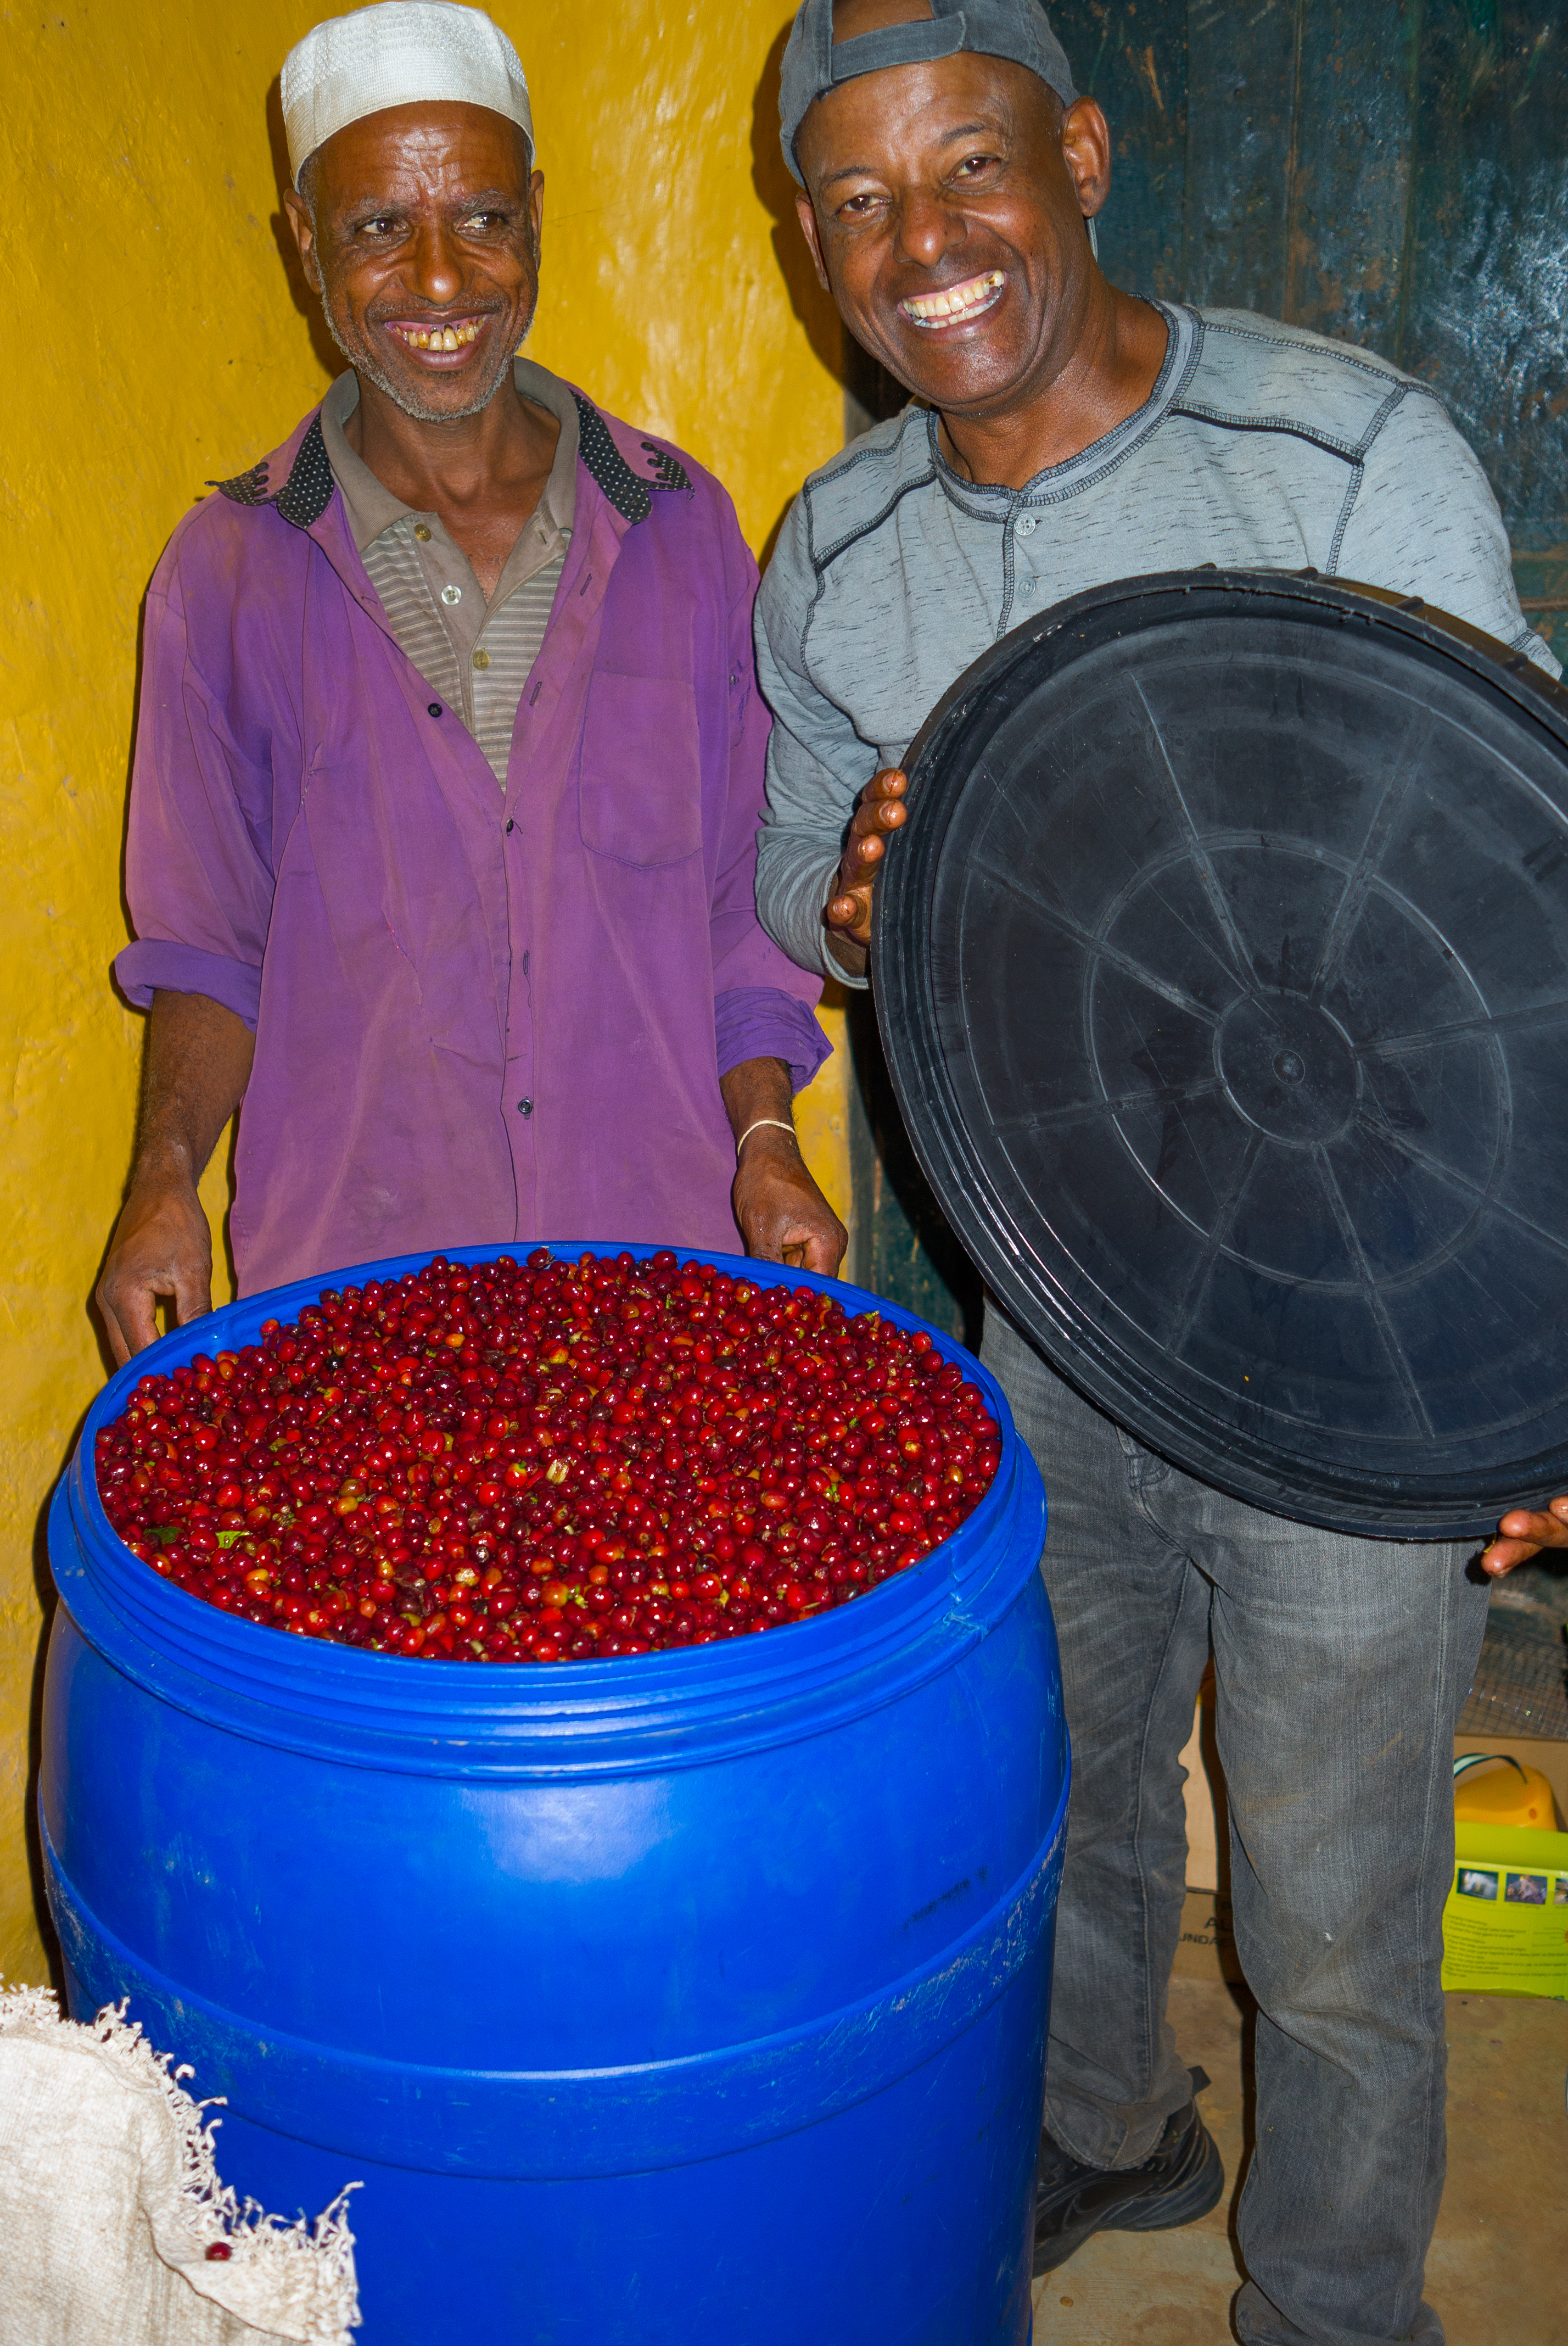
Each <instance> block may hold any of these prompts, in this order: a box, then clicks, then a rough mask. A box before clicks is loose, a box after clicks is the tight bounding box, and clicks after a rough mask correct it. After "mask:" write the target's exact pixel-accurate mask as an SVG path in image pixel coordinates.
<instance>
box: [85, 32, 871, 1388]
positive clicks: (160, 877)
mask: <svg viewBox="0 0 1568 2346" xmlns="http://www.w3.org/2000/svg"><path fill="white" fill-rule="evenodd" d="M283 100H284V113H285V120H286V123H287V127H288V129H289V133H290V160H291V163H292V165H293V168H294V172H295V180H296V188H295V189H294V190H290V193H289V195H288V196H287V198H286V199H285V200H286V202H287V205H288V209H289V215H290V222H291V225H292V227H293V230H294V233H295V236H296V238H297V240H298V242H299V247H300V255H301V258H302V260H303V264H304V268H305V272H306V275H307V277H308V278H309V280H310V281H311V285H312V287H313V288H314V289H315V291H317V292H318V293H319V294H320V296H321V301H322V304H323V307H324V310H325V312H326V317H327V321H328V323H329V325H330V326H331V331H332V333H333V335H334V338H335V339H336V340H337V342H338V343H339V344H340V346H341V349H342V350H343V352H344V354H345V356H346V357H347V358H348V359H349V360H350V362H351V366H352V368H353V371H354V372H353V373H352V374H351V375H346V376H344V377H342V378H341V379H340V382H338V383H337V384H335V385H334V386H333V389H332V392H331V393H329V395H328V399H327V400H326V401H325V402H324V403H323V404H322V406H321V409H319V410H318V411H316V412H315V413H312V414H311V415H310V416H307V417H306V418H305V420H304V421H303V422H302V423H300V424H299V425H298V426H296V428H295V430H294V431H293V432H292V433H290V436H289V438H288V439H287V440H286V441H285V442H284V444H283V445H282V446H281V448H280V449H279V450H278V451H277V452H276V453H275V454H273V455H271V456H270V457H268V458H266V459H265V460H264V461H263V462H262V463H261V464H257V465H255V466H254V467H253V468H252V469H251V470H250V471H249V473H247V474H242V475H241V476H240V477H239V479H238V480H233V481H227V482H223V483H220V484H216V485H218V486H219V488H220V489H221V492H222V494H221V495H219V496H218V497H214V498H211V499H209V500H208V501H206V502H204V503H203V504H201V505H198V506H197V507H196V509H195V510H194V511H193V512H191V513H190V514H188V515H187V516H186V517H185V519H184V520H183V521H182V522H181V523H180V525H179V526H178V529H177V530H176V532H175V535H174V537H173V539H172V541H171V542H170V545H169V546H168V551H167V552H166V554H165V555H164V557H163V559H162V561H161V562H160V563H159V565H158V571H157V574H156V576H155V577H154V580H153V584H152V587H151V590H150V593H149V595H148V612H147V627H146V640H145V649H144V662H143V684H142V700H141V716H140V724H139V729H138V733H137V750H136V764H135V772H134V779H133V785H132V794H131V821H130V839H129V849H128V855H127V885H128V891H129V896H130V903H131V911H132V915H133V919H134V922H135V925H136V930H137V942H136V943H134V944H132V945H130V946H129V947H127V950H126V951H125V952H124V953H122V954H120V955H119V957H118V961H117V964H116V966H117V974H118V977H119V981H120V984H121V985H122V986H123V987H124V989H125V991H126V993H127V994H128V995H129V997H130V999H131V1000H132V1001H133V1002H135V1003H137V1005H141V1006H143V1007H149V1008H150V1011H151V1016H150V1019H149V1022H148V1039H147V1052H146V1061H145V1066H144V1079H143V1096H142V1109H141V1117H140V1124H139V1128H138V1134H137V1148H136V1154H135V1159H134V1163H133V1168H132V1172H131V1179H130V1184H129V1188H128V1191H127V1199H126V1204H125V1208H124V1210H123V1211H122V1213H121V1215H120V1219H119V1222H118V1225H117V1229H116V1231H115V1236H114V1239H113V1242H112V1245H111V1248H110V1250H109V1255H108V1259H107V1263H106V1266H105V1270H104V1275H103V1279H102V1281H101V1283H100V1287H99V1290H98V1299H99V1302H100V1305H101V1307H102V1310H103V1313H104V1318H105V1322H106V1325H107V1331H108V1334H109V1338H110V1341H111V1343H112V1344H113V1346H114V1350H115V1352H116V1354H117V1357H119V1358H121V1359H124V1358H126V1357H127V1355H128V1354H129V1353H131V1352H136V1351H138V1350H139V1349H140V1348H141V1347H142V1346H143V1345H145V1344H147V1343H148V1342H150V1341H151V1340H152V1338H153V1337H154V1335H155V1334H156V1332H157V1328H156V1321H155V1318H154V1309H155V1303H156V1300H157V1298H158V1296H160V1295H164V1296H170V1297H172V1298H173V1300H174V1303H175V1308H176V1310H177V1311H178V1316H179V1318H180V1319H181V1320H182V1321H184V1320H189V1319H191V1318H193V1317H195V1316H196V1315H197V1314H198V1313H199V1312H202V1311H206V1310H208V1309H209V1304H210V1277H211V1261H210V1250H209V1237H208V1229H207V1223H206V1219H205V1216H204V1214H203V1212H202V1209H201V1207H200V1204H199V1199H198V1197H197V1188H196V1185H197V1181H198V1179H199V1175H200V1173H201V1170H202V1168H203V1167H204V1166H205V1164H206V1162H207V1160H208V1158H209V1156H210V1154H211V1151H212V1149H213V1148H214V1146H215V1145H216V1142H217V1140H218V1137H219V1134H220V1133H221V1131H222V1129H223V1127H224V1125H225V1123H226V1122H227V1121H228V1119H229V1117H230V1116H231V1115H232V1114H233V1112H234V1111H235V1109H236V1108H237V1107H239V1104H240V1102H241V1101H243V1103H244V1108H243V1114H242V1116H241V1118H240V1126H239V1148H238V1152H237V1195H236V1199H235V1205H234V1210H233V1214H232V1217H231V1223H230V1229H231V1235H232V1239H233V1245H234V1253H235V1260H236V1262H237V1264H238V1267H239V1283H240V1287H241V1289H242V1290H244V1291H247V1292H252V1291H254V1290H257V1289H259V1288H264V1287H269V1286H272V1285H276V1284H278V1283H279V1282H280V1281H283V1280H290V1279H296V1278H301V1277H304V1276H307V1275H309V1274H312V1273H316V1272H323V1271H330V1270H337V1269H340V1268H341V1267H343V1266H346V1265H349V1264H351V1263H355V1262H359V1261H364V1260H371V1259H373V1258H375V1257H377V1256H385V1255H392V1254H399V1253H403V1252H410V1253H412V1252H415V1251H417V1250H421V1249H423V1248H431V1249H435V1248H438V1247H441V1246H450V1245H453V1244H458V1243H465V1242H466V1243H473V1242H479V1241H483V1240H515V1241H516V1242H518V1243H519V1244H527V1243H530V1242H532V1241H534V1240H536V1239H568V1240H570V1239H597V1240H610V1239H660V1240H666V1241H670V1242H675V1243H681V1244H687V1245H701V1246H708V1247H715V1248H731V1249H732V1248H733V1247H734V1245H735V1243H736V1230H737V1227H738V1229H739V1232H740V1236H741V1239H743V1241H744V1243H745V1246H746V1248H747V1250H748V1252H750V1253H753V1254H756V1255H759V1256H763V1257H766V1258H768V1259H769V1260H782V1261H789V1262H793V1263H798V1264H802V1265H804V1266H805V1267H807V1268H809V1269H812V1270H828V1271H831V1270H834V1269H836V1268H837V1264H838V1261H839V1258H840V1254H841V1252H842V1249H843V1245H844V1233H843V1231H842V1229H841V1228H840V1225H839V1223H838V1220H837V1219H836V1217H835V1216H834V1214H833V1213H832V1210H831V1209H830V1207H829V1206H828V1204H827V1202H826V1200H825V1199H823V1198H822V1196H821V1194H820V1191H819V1190H818V1188H817V1187H816V1185H815V1183H814V1182H813V1181H812V1179H811V1178H810V1175H809V1173H808V1172H807V1170H806V1168H805V1166H804V1164H803V1162H802V1161H801V1158H800V1155H799V1149H798V1148H797V1146H796V1143H795V1138H794V1131H793V1122H792V1117H791V1108H790V1102H791V1095H792V1091H793V1090H794V1089H798V1088H799V1086H801V1085H803V1084H805V1083H806V1082H808V1081H809V1078H810V1076H812V1074H813V1073H814V1072H815V1070H816V1068H817V1066H819V1065H820V1061H821V1060H822V1058H823V1057H825V1056H826V1054H827V1045H826V1043H825V1041H824V1039H823V1037H822V1035H821V1032H820V1028H819V1026H818V1025H817V1022H816V1019H815V1018H814V1016H813V1015H812V1005H813V1003H814V1002H815V999H816V996H817V994H818V992H819V985H818V982H817V981H816V980H815V979H813V978H810V977H808V976H806V975H804V974H802V973H801V972H800V971H799V970H798V969H797V968H796V967H795V966H794V965H793V964H791V963H790V962H789V961H788V960H787V959H786V958H785V956H784V954H782V953H781V952H780V951H779V948H778V947H777V946H775V945H774V944H773V943H771V941H770V940H769V938H768V937H767V936H766V935H765V934H764V933H763V932H762V930H761V929H760V927H759V924H758V921H757V915H756V910H755V905H754V902H753V867H754V862H755V853H756V831H757V823H758V818H759V811H760V807H761V802H762V793H763V751H764V746H765V742H766V738H767V731H768V718H767V713H766V711H765V709H764V708H763V706H762V703H761V701H760V700H759V697H758V694H757V688H756V683H755V678H754V673H753V663H752V652H751V638H750V615H751V604H752V598H753V595H754V592H755V588H756V583H757V572H756V567H755V565H754V564H753V562H752V559H751V556H750V555H749V553H748V551H747V548H746V546H745V545H744V543H743V541H742V539H741V536H740V533H739V529H738V525H737V522H736V519H735V515H734V511H733V509H732V507H731V505H730V503H729V500H728V497H727V496H726V495H725V494H724V492H723V490H722V489H721V488H720V487H719V486H718V483H717V482H716V481H714V480H713V479H712V478H711V477H710V476H709V475H708V474H705V473H703V472H702V471H701V470H700V468H699V467H698V466H697V465H696V464H693V463H692V462H691V461H690V460H689V459H687V458H684V457H682V456H681V455H679V454H678V453H677V451H675V450H673V449H671V448H669V447H668V446H667V444H664V443H663V442H660V441H657V440H655V439H652V438H649V437H647V436H645V435H644V434H643V433H639V432H638V431H636V429H635V428H633V427H631V426H628V425H626V424H622V423H617V422H616V421H615V420H614V419H613V418H609V417H606V416H604V415H602V414H601V413H599V411H598V410H597V409H596V407H595V406H594V405H593V404H592V403H591V402H590V401H589V400H588V399H587V398H585V396H584V395H583V394H582V393H579V392H576V391H574V390H572V389H571V388H570V386H568V385H566V384H564V383H562V382H559V381H558V380H557V379H556V378H555V377H553V376H550V375H548V374H547V373H546V372H545V370H544V369H542V368H539V367H535V366H531V365H529V364H528V363H527V362H524V361H522V360H514V355H513V354H514V352H515V351H516V350H517V347H518V345H519V344H520V343H521V342H522V341H523V339H524V335H525V334H526V332H527V331H528V327H529V324H530V322H531V321H532V318H533V314H534V308H535V300H536V297H537V291H538V261H539V231H540V219H541V200H542V189H543V179H542V177H541V175H540V174H539V173H538V172H536V171H535V170H534V168H533V159H534V146H533V129H532V123H531V120H530V118H529V111H528V100H527V90H526V85H525V83H524V77H523V71H522V67H521V66H520V65H519V64H518V61H517V57H516V53H515V51H514V49H513V48H512V46H511V44H510V42H509V41H507V40H506V39H505V37H504V35H502V34H501V33H499V32H498V31H497V29H496V28H495V27H494V26H493V25H492V24H491V23H490V21H489V19H488V18H487V17H484V15H481V14H480V13H479V12H478V11H477V10H474V9H469V8H461V7H456V6H453V5H443V0H402V5H381V6H372V7H370V8H365V9H361V10H360V11H359V12H357V13H356V14H355V15H353V16H351V17H345V18H340V19H336V20H332V21H331V22H329V23H326V24H323V25H320V26H317V27H316V28H315V30H314V32H312V33H311V34H310V35H308V36H307V37H306V39H305V40H304V41H302V42H301V43H300V45H299V47H298V48H297V49H296V50H294V51H293V52H292V53H291V55H290V58H289V61H288V63H287V64H286V66H285V67H284V73H283Z"/></svg>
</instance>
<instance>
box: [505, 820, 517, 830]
mask: <svg viewBox="0 0 1568 2346" xmlns="http://www.w3.org/2000/svg"><path fill="white" fill-rule="evenodd" d="M506 828H507V830H508V831H515V830H516V828H517V826H516V824H515V823H514V822H509V823H508V824H507V826H506Z"/></svg>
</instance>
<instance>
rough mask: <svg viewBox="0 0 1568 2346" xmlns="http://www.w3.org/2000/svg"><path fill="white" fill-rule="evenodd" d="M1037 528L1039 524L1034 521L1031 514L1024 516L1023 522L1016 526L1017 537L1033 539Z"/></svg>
mask: <svg viewBox="0 0 1568 2346" xmlns="http://www.w3.org/2000/svg"><path fill="white" fill-rule="evenodd" d="M1038 527H1039V524H1038V523H1037V521H1036V520H1035V518H1034V515H1033V514H1025V515H1024V516H1023V520H1022V521H1021V522H1020V523H1019V525H1018V535H1019V536H1020V537H1033V535H1034V532H1035V530H1036V529H1037V528H1038Z"/></svg>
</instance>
